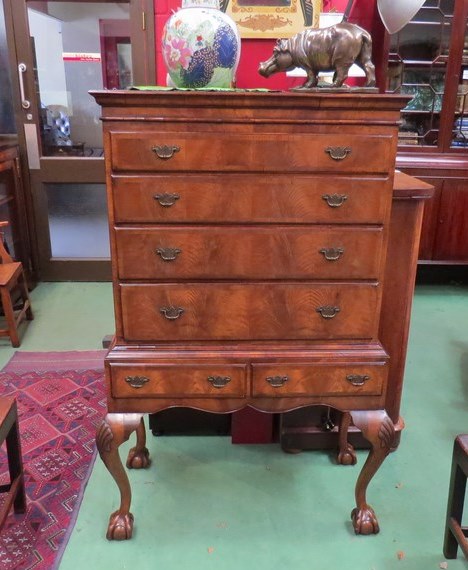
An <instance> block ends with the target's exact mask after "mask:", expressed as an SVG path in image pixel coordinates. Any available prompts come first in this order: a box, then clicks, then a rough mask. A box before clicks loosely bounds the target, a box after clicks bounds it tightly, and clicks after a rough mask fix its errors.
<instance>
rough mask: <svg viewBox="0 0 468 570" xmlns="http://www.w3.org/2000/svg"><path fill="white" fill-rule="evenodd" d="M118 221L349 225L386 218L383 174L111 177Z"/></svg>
mask: <svg viewBox="0 0 468 570" xmlns="http://www.w3.org/2000/svg"><path fill="white" fill-rule="evenodd" d="M112 193H113V201H114V216H115V221H116V223H131V222H134V223H139V222H141V223H191V222H193V223H199V222H210V223H217V222H221V223H229V222H231V223H245V222H246V223H278V222H279V223H284V224H287V223H294V224H300V223H332V224H336V223H348V224H354V223H356V224H366V223H367V224H378V223H382V222H383V221H384V220H385V217H386V213H387V210H388V207H389V204H390V201H391V195H392V185H391V184H390V180H389V179H388V178H387V177H382V178H378V177H373V178H361V177H341V178H339V177H334V178H333V179H332V178H331V177H321V176H302V175H300V176H283V175H278V176H269V177H268V178H265V177H264V176H244V175H236V174H222V175H221V174H208V175H206V176H200V175H196V174H194V175H190V176H186V175H184V176H181V175H179V174H173V175H170V176H167V175H153V176H141V177H137V176H113V177H112Z"/></svg>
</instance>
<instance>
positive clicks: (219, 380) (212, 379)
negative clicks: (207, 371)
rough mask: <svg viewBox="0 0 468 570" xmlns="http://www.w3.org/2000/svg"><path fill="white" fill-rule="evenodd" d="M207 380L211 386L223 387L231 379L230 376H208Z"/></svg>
mask: <svg viewBox="0 0 468 570" xmlns="http://www.w3.org/2000/svg"><path fill="white" fill-rule="evenodd" d="M207 380H208V382H209V383H210V384H211V385H212V386H213V388H225V387H226V386H227V385H228V384H229V382H230V381H231V378H230V376H208V378H207Z"/></svg>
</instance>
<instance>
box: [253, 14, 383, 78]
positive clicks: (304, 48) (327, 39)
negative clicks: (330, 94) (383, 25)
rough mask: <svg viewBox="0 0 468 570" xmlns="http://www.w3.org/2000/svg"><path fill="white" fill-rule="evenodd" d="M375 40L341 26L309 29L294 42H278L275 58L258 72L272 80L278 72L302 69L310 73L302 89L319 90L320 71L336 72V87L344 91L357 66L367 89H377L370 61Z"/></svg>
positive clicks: (354, 28) (352, 26) (344, 24)
mask: <svg viewBox="0 0 468 570" xmlns="http://www.w3.org/2000/svg"><path fill="white" fill-rule="evenodd" d="M371 56H372V38H371V36H370V34H369V33H368V32H366V30H364V29H363V28H361V27H359V26H357V25H356V24H350V23H348V22H342V23H341V24H335V25H334V26H330V27H328V28H319V29H306V30H304V31H302V32H300V33H298V34H296V35H295V36H293V37H292V38H289V39H281V40H278V41H277V42H276V46H275V47H274V49H273V55H272V56H271V57H270V59H268V60H267V61H264V62H262V63H261V64H260V67H259V69H258V72H259V73H260V75H263V76H264V77H270V75H272V74H273V73H277V72H279V71H289V70H291V69H294V68H295V67H301V68H302V69H304V70H305V71H306V73H307V80H306V82H305V83H304V85H302V87H301V88H302V89H310V88H312V87H316V86H317V83H318V77H317V76H318V73H319V71H334V72H335V75H334V79H333V87H341V86H342V85H343V82H344V81H345V79H346V78H347V77H348V72H349V68H350V67H351V66H352V65H353V63H356V65H358V66H359V67H360V68H361V69H363V71H364V73H365V74H366V87H373V86H374V85H375V67H374V64H373V63H372V61H371Z"/></svg>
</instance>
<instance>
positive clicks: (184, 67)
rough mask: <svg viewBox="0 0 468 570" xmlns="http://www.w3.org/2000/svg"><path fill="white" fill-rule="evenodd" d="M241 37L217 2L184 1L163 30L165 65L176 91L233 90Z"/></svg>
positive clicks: (206, 0)
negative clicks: (180, 89) (186, 89)
mask: <svg viewBox="0 0 468 570" xmlns="http://www.w3.org/2000/svg"><path fill="white" fill-rule="evenodd" d="M240 47H241V43H240V37H239V32H238V30H237V26H236V24H235V23H234V21H233V20H232V19H231V18H230V17H229V16H227V15H226V14H224V13H223V12H221V11H220V10H219V0H183V2H182V8H181V9H180V10H178V11H177V12H175V13H174V14H173V15H172V16H171V17H170V18H169V20H168V21H167V22H166V25H165V27H164V30H163V36H162V49H163V57H164V62H165V64H166V67H167V71H168V74H169V77H170V83H172V84H173V85H174V86H175V87H184V88H189V89H197V88H202V87H205V88H230V87H234V86H235V78H236V70H237V66H238V64H239V58H240Z"/></svg>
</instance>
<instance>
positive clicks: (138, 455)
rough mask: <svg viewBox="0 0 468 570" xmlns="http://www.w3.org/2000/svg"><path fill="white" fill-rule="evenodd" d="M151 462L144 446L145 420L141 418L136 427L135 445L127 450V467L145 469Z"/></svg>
mask: <svg viewBox="0 0 468 570" xmlns="http://www.w3.org/2000/svg"><path fill="white" fill-rule="evenodd" d="M150 464H151V459H150V457H149V451H148V449H147V448H146V429H145V422H144V421H143V418H141V421H140V424H139V426H138V427H137V429H136V446H135V447H132V449H131V450H130V451H129V452H128V457H127V467H128V468H129V469H146V468H147V467H149V465H150Z"/></svg>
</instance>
